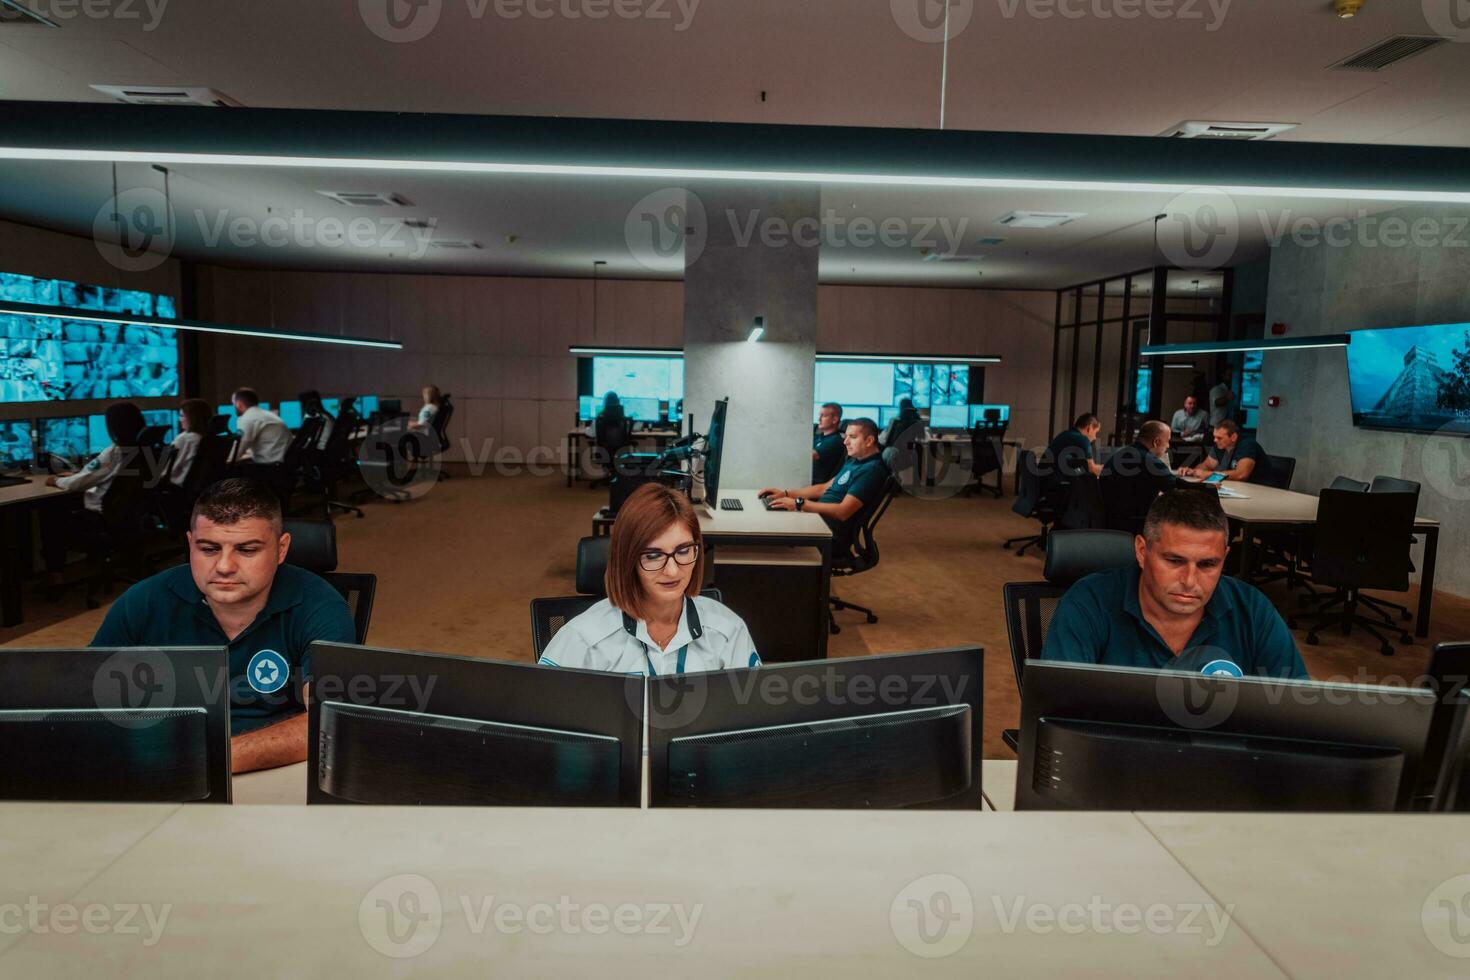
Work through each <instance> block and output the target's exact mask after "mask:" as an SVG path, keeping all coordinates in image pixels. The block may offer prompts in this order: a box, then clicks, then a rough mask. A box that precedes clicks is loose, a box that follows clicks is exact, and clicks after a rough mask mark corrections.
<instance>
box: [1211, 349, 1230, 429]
mask: <svg viewBox="0 0 1470 980" xmlns="http://www.w3.org/2000/svg"><path fill="white" fill-rule="evenodd" d="M1234 374H1235V369H1234V368H1232V367H1231V366H1230V365H1228V364H1227V365H1225V367H1224V369H1223V370H1221V372H1220V381H1219V382H1218V383H1217V384H1216V385H1215V387H1213V388H1211V389H1210V427H1211V428H1214V427H1215V426H1217V425H1219V424H1220V423H1221V422H1224V421H1225V420H1226V419H1230V420H1232V421H1234V419H1235V389H1234V388H1232V387H1231V386H1230V381H1231V379H1232V377H1233V376H1234Z"/></svg>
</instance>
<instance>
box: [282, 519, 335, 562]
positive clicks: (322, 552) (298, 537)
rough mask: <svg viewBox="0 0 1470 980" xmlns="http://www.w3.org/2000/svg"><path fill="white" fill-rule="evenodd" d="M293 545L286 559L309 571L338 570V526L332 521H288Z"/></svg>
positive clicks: (287, 528)
mask: <svg viewBox="0 0 1470 980" xmlns="http://www.w3.org/2000/svg"><path fill="white" fill-rule="evenodd" d="M285 529H286V533H287V534H289V535H291V547H290V548H289V549H288V550H287V551H286V561H288V562H290V563H291V564H292V565H296V566H298V567H300V568H304V569H306V570H307V571H309V572H316V573H318V574H320V573H322V572H335V571H336V570H337V526H336V525H335V524H333V523H332V522H331V521H286V522H285Z"/></svg>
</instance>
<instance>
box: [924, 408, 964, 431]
mask: <svg viewBox="0 0 1470 980" xmlns="http://www.w3.org/2000/svg"><path fill="white" fill-rule="evenodd" d="M969 426H970V412H969V406H967V405H935V406H933V407H931V408H930V409H929V428H931V429H967V428H969Z"/></svg>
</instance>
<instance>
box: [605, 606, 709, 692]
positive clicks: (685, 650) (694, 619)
mask: <svg viewBox="0 0 1470 980" xmlns="http://www.w3.org/2000/svg"><path fill="white" fill-rule="evenodd" d="M684 619H685V622H686V623H687V624H688V626H689V637H690V641H691V642H692V641H694V640H697V639H699V638H700V637H701V636H703V635H704V627H703V626H701V625H700V622H699V610H697V609H695V608H694V600H693V599H691V598H689V597H688V596H685V597H684ZM623 630H624V631H625V632H626V633H627V634H628V635H629V636H631V637H632V638H633V639H635V640H638V620H636V619H634V618H633V617H632V616H630V615H629V614H628V613H626V612H624V613H623ZM638 642H639V643H643V641H642V640H638ZM688 654H689V644H688V643H686V644H684V645H683V646H682V647H680V648H679V659H678V666H677V667H675V672H676V673H680V674H682V673H684V660H685V658H686V657H687V656H688ZM643 659H644V661H645V662H647V664H648V676H650V677H657V676H658V671H657V670H655V669H654V666H653V654H652V653H651V652H649V648H648V646H647V645H646V644H645V645H644V647H643Z"/></svg>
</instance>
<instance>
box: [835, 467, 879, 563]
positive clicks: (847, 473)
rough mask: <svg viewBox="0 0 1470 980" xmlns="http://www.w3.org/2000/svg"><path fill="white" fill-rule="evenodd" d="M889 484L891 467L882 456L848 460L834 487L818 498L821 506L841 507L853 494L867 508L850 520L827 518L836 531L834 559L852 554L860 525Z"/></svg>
mask: <svg viewBox="0 0 1470 980" xmlns="http://www.w3.org/2000/svg"><path fill="white" fill-rule="evenodd" d="M887 482H888V467H886V466H884V465H883V456H882V454H881V453H874V454H873V455H871V456H869V457H867V458H866V459H853V458H852V457H851V456H849V457H848V458H847V462H845V463H843V464H842V469H840V470H838V471H837V476H836V477H834V478H833V480H832V485H831V486H830V487H828V488H827V489H826V491H825V492H824V493H823V494H822V496H821V497H820V498H819V499H818V503H823V504H840V503H842V501H843V500H844V499H845V498H846V497H847V496H848V495H849V494H851V495H852V496H854V497H856V498H858V499H859V500H861V501H862V502H863V506H862V507H861V508H860V509H859V510H858V512H857V513H856V514H854V515H853V516H852V517H851V518H849V519H848V520H846V521H837V520H833V519H832V518H830V517H827V516H825V515H824V516H823V517H822V520H824V521H826V522H827V526H828V527H829V528H831V529H832V557H833V558H843V557H846V556H847V555H848V554H850V553H851V551H852V541H853V535H854V533H855V530H856V528H857V526H858V524H859V523H860V522H861V521H862V520H863V518H864V517H866V516H867V513H868V508H870V507H872V506H873V504H875V503H877V502H878V498H879V497H880V496H881V495H882V493H883V485H884V484H885V483H887Z"/></svg>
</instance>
